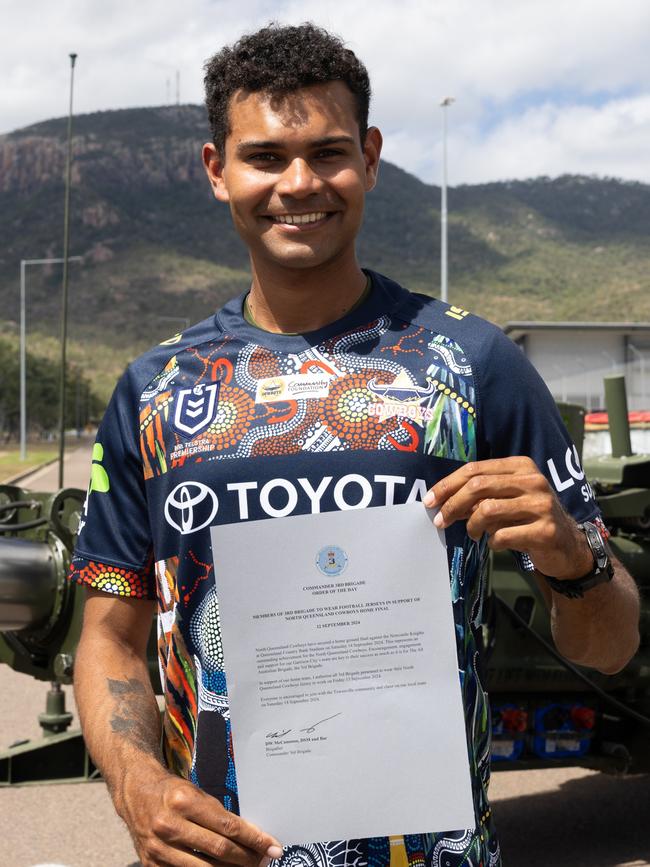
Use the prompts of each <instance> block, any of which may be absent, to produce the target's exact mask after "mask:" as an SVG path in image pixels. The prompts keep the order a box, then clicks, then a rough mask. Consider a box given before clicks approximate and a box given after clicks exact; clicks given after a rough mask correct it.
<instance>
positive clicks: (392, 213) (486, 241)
mask: <svg viewBox="0 0 650 867" xmlns="http://www.w3.org/2000/svg"><path fill="white" fill-rule="evenodd" d="M74 130H75V133H74V136H75V137H74V152H75V158H74V166H73V190H72V224H71V239H72V240H71V253H73V254H80V255H82V256H83V262H82V263H81V264H75V265H72V266H71V287H70V288H71V304H70V333H71V340H72V345H71V350H70V352H71V357H72V358H74V359H75V360H76V363H77V364H79V365H81V366H82V367H83V370H84V372H85V374H86V375H87V376H88V377H89V378H90V379H91V380H92V381H93V383H94V384H95V387H96V389H97V391H98V393H99V394H100V395H101V397H102V398H103V399H106V397H107V396H108V393H109V392H110V390H111V388H112V384H113V383H114V381H115V379H116V377H117V376H118V375H119V373H120V372H121V371H122V369H123V368H124V365H125V363H126V361H127V359H128V358H130V357H133V356H135V355H136V354H137V353H139V352H140V351H142V350H143V349H145V348H146V347H148V346H150V345H152V344H154V343H157V342H159V341H160V340H163V339H165V338H166V337H168V336H169V335H170V334H171V333H173V332H175V331H177V330H178V329H179V328H182V327H184V325H185V322H186V321H188V320H189V321H190V322H194V321H198V320H200V319H203V318H205V317H206V316H208V315H209V314H210V312H211V311H213V310H215V309H216V308H218V307H219V306H220V305H221V304H222V303H223V302H224V301H225V300H226V299H227V298H229V297H231V296H232V295H234V294H236V293H239V292H241V291H243V290H244V289H245V288H246V286H247V284H248V281H249V279H250V278H249V270H248V260H247V254H246V250H245V248H244V246H243V244H242V242H241V241H240V239H239V238H238V237H237V235H236V233H235V231H234V229H233V227H232V224H231V221H230V215H229V213H228V209H227V207H225V206H224V205H221V204H219V203H217V202H216V201H215V200H214V198H213V197H212V195H211V193H210V190H209V187H208V184H207V182H206V180H205V177H204V173H203V168H202V165H201V161H200V146H201V143H202V142H203V141H204V140H207V139H208V130H207V123H206V120H205V117H204V112H203V109H202V108H201V107H199V106H191V105H187V106H179V107H174V106H171V107H169V106H168V107H161V108H149V109H129V110H122V111H106V112H97V113H94V114H88V115H82V116H79V117H77V118H75V124H74ZM65 134H66V122H65V119H56V120H50V121H46V122H43V123H40V124H36V125H34V126H31V127H28V128H25V129H22V130H18V131H16V132H14V133H11V134H9V135H6V136H1V137H0V233H2V238H3V245H2V250H0V303H1V304H2V307H1V308H0V309H1V310H2V314H0V319H3V320H4V326H3V328H5V329H6V330H7V331H8V332H9V333H12V332H13V333H14V334H15V331H16V322H17V319H18V293H17V289H18V273H19V262H20V259H21V258H39V257H48V256H49V257H54V256H60V250H61V242H62V222H63V215H62V210H63V176H64V169H65ZM439 201H440V196H439V190H438V189H437V188H436V187H433V186H429V185H427V184H424V183H422V182H421V181H419V180H418V179H417V178H415V177H413V176H412V175H409V174H408V173H407V172H404V171H402V170H401V169H399V168H397V167H396V166H394V165H391V164H390V163H384V164H383V165H382V168H381V171H380V178H379V183H378V186H377V188H376V189H375V191H373V193H372V194H371V195H370V196H369V197H368V201H367V209H366V220H365V225H364V229H363V231H362V234H361V236H360V238H359V245H358V246H359V258H360V261H361V262H362V264H364V265H366V266H368V267H372V268H375V269H376V270H379V271H383V272H384V273H387V274H389V275H390V276H392V277H394V278H395V279H397V280H399V281H400V282H402V283H404V284H405V285H407V286H409V287H410V288H413V289H417V290H420V291H423V292H426V293H428V294H431V295H435V294H437V287H438V282H439V277H438V274H439V252H440V219H439ZM449 209H450V217H449V219H450V223H449V281H450V300H451V301H452V303H455V304H458V305H460V306H463V307H466V308H468V309H471V310H472V311H473V312H475V313H478V314H480V315H484V316H487V317H488V318H490V319H493V320H494V321H496V322H499V323H504V322H506V321H508V320H511V319H570V318H573V319H594V320H607V319H612V320H621V319H636V320H640V319H650V291H649V290H650V267H649V266H650V245H649V244H648V240H647V227H648V224H649V220H650V187H649V186H647V185H644V184H637V183H623V182H620V181H616V180H612V179H604V180H602V179H598V178H592V177H573V176H566V177H561V178H557V179H555V180H553V179H549V178H538V179H535V180H528V181H513V182H509V183H493V184H482V185H477V186H461V187H457V188H454V189H451V190H450V191H449ZM28 280H29V285H28V322H29V333H30V335H31V337H30V339H31V340H32V341H34V342H33V343H30V345H38V347H39V351H41V352H45V353H47V354H50V355H51V356H52V357H53V356H54V354H55V349H54V348H55V346H56V341H57V333H58V322H59V304H60V291H61V271H60V268H58V267H48V268H32V269H29V271H28Z"/></svg>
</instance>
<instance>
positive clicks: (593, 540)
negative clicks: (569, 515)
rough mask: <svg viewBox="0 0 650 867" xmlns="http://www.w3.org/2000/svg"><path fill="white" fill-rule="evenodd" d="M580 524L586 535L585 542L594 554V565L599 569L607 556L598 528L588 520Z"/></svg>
mask: <svg viewBox="0 0 650 867" xmlns="http://www.w3.org/2000/svg"><path fill="white" fill-rule="evenodd" d="M582 526H583V528H584V531H585V536H586V537H587V543H588V544H589V547H590V548H591V552H592V554H593V555H594V560H595V561H596V565H597V566H598V567H599V568H600V569H602V568H603V567H604V566H605V564H606V563H607V560H608V559H609V558H608V557H607V549H606V548H605V543H604V542H603V537H602V536H601V535H600V530H599V529H598V527H597V526H596V525H595V524H592V523H591V522H590V521H585V523H584V524H583V525H582Z"/></svg>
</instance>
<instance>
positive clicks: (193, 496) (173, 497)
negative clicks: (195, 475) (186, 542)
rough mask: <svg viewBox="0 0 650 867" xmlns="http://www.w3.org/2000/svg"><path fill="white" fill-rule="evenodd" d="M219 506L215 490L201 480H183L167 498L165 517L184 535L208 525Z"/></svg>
mask: <svg viewBox="0 0 650 867" xmlns="http://www.w3.org/2000/svg"><path fill="white" fill-rule="evenodd" d="M218 508H219V500H218V499H217V495H216V494H215V492H214V491H213V490H211V489H210V488H208V486H207V485H203V484H201V482H182V483H181V484H180V485H176V487H175V488H174V490H173V491H172V492H171V493H170V494H169V496H168V497H167V499H166V500H165V518H167V523H168V524H171V526H172V527H174V529H175V530H178V532H179V533H181V534H182V535H183V536H186V535H188V533H196V531H197V530H202V529H203V528H204V527H207V526H208V525H209V524H210V522H211V521H212V519H213V518H214V516H215V515H216V514H217V509H218Z"/></svg>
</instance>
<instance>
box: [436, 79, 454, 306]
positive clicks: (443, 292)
mask: <svg viewBox="0 0 650 867" xmlns="http://www.w3.org/2000/svg"><path fill="white" fill-rule="evenodd" d="M453 102H455V98H454V97H453V96H446V97H445V98H444V99H443V100H442V101H441V102H440V107H441V108H442V186H441V188H440V300H441V301H444V302H447V298H448V288H447V109H448V108H449V106H450V105H451V104H452V103H453Z"/></svg>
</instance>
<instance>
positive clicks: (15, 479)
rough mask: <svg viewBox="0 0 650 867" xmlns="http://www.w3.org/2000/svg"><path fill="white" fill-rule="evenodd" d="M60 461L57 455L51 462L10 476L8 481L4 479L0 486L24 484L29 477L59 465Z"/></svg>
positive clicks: (44, 462)
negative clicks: (46, 468) (24, 480)
mask: <svg viewBox="0 0 650 867" xmlns="http://www.w3.org/2000/svg"><path fill="white" fill-rule="evenodd" d="M58 460H59V456H58V455H57V456H56V457H55V458H50V460H49V461H43V463H42V464H36V465H35V466H33V467H30V468H29V469H28V470H21V471H20V472H19V473H17V474H16V475H15V476H9V478H8V479H4V480H3V481H2V482H0V484H2V485H15V484H16V483H17V482H22V480H23V479H26V478H27V476H31V475H32V473H37V472H38V471H39V470H43V469H45V467H49V466H51V465H52V464H55V463H57V461H58Z"/></svg>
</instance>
